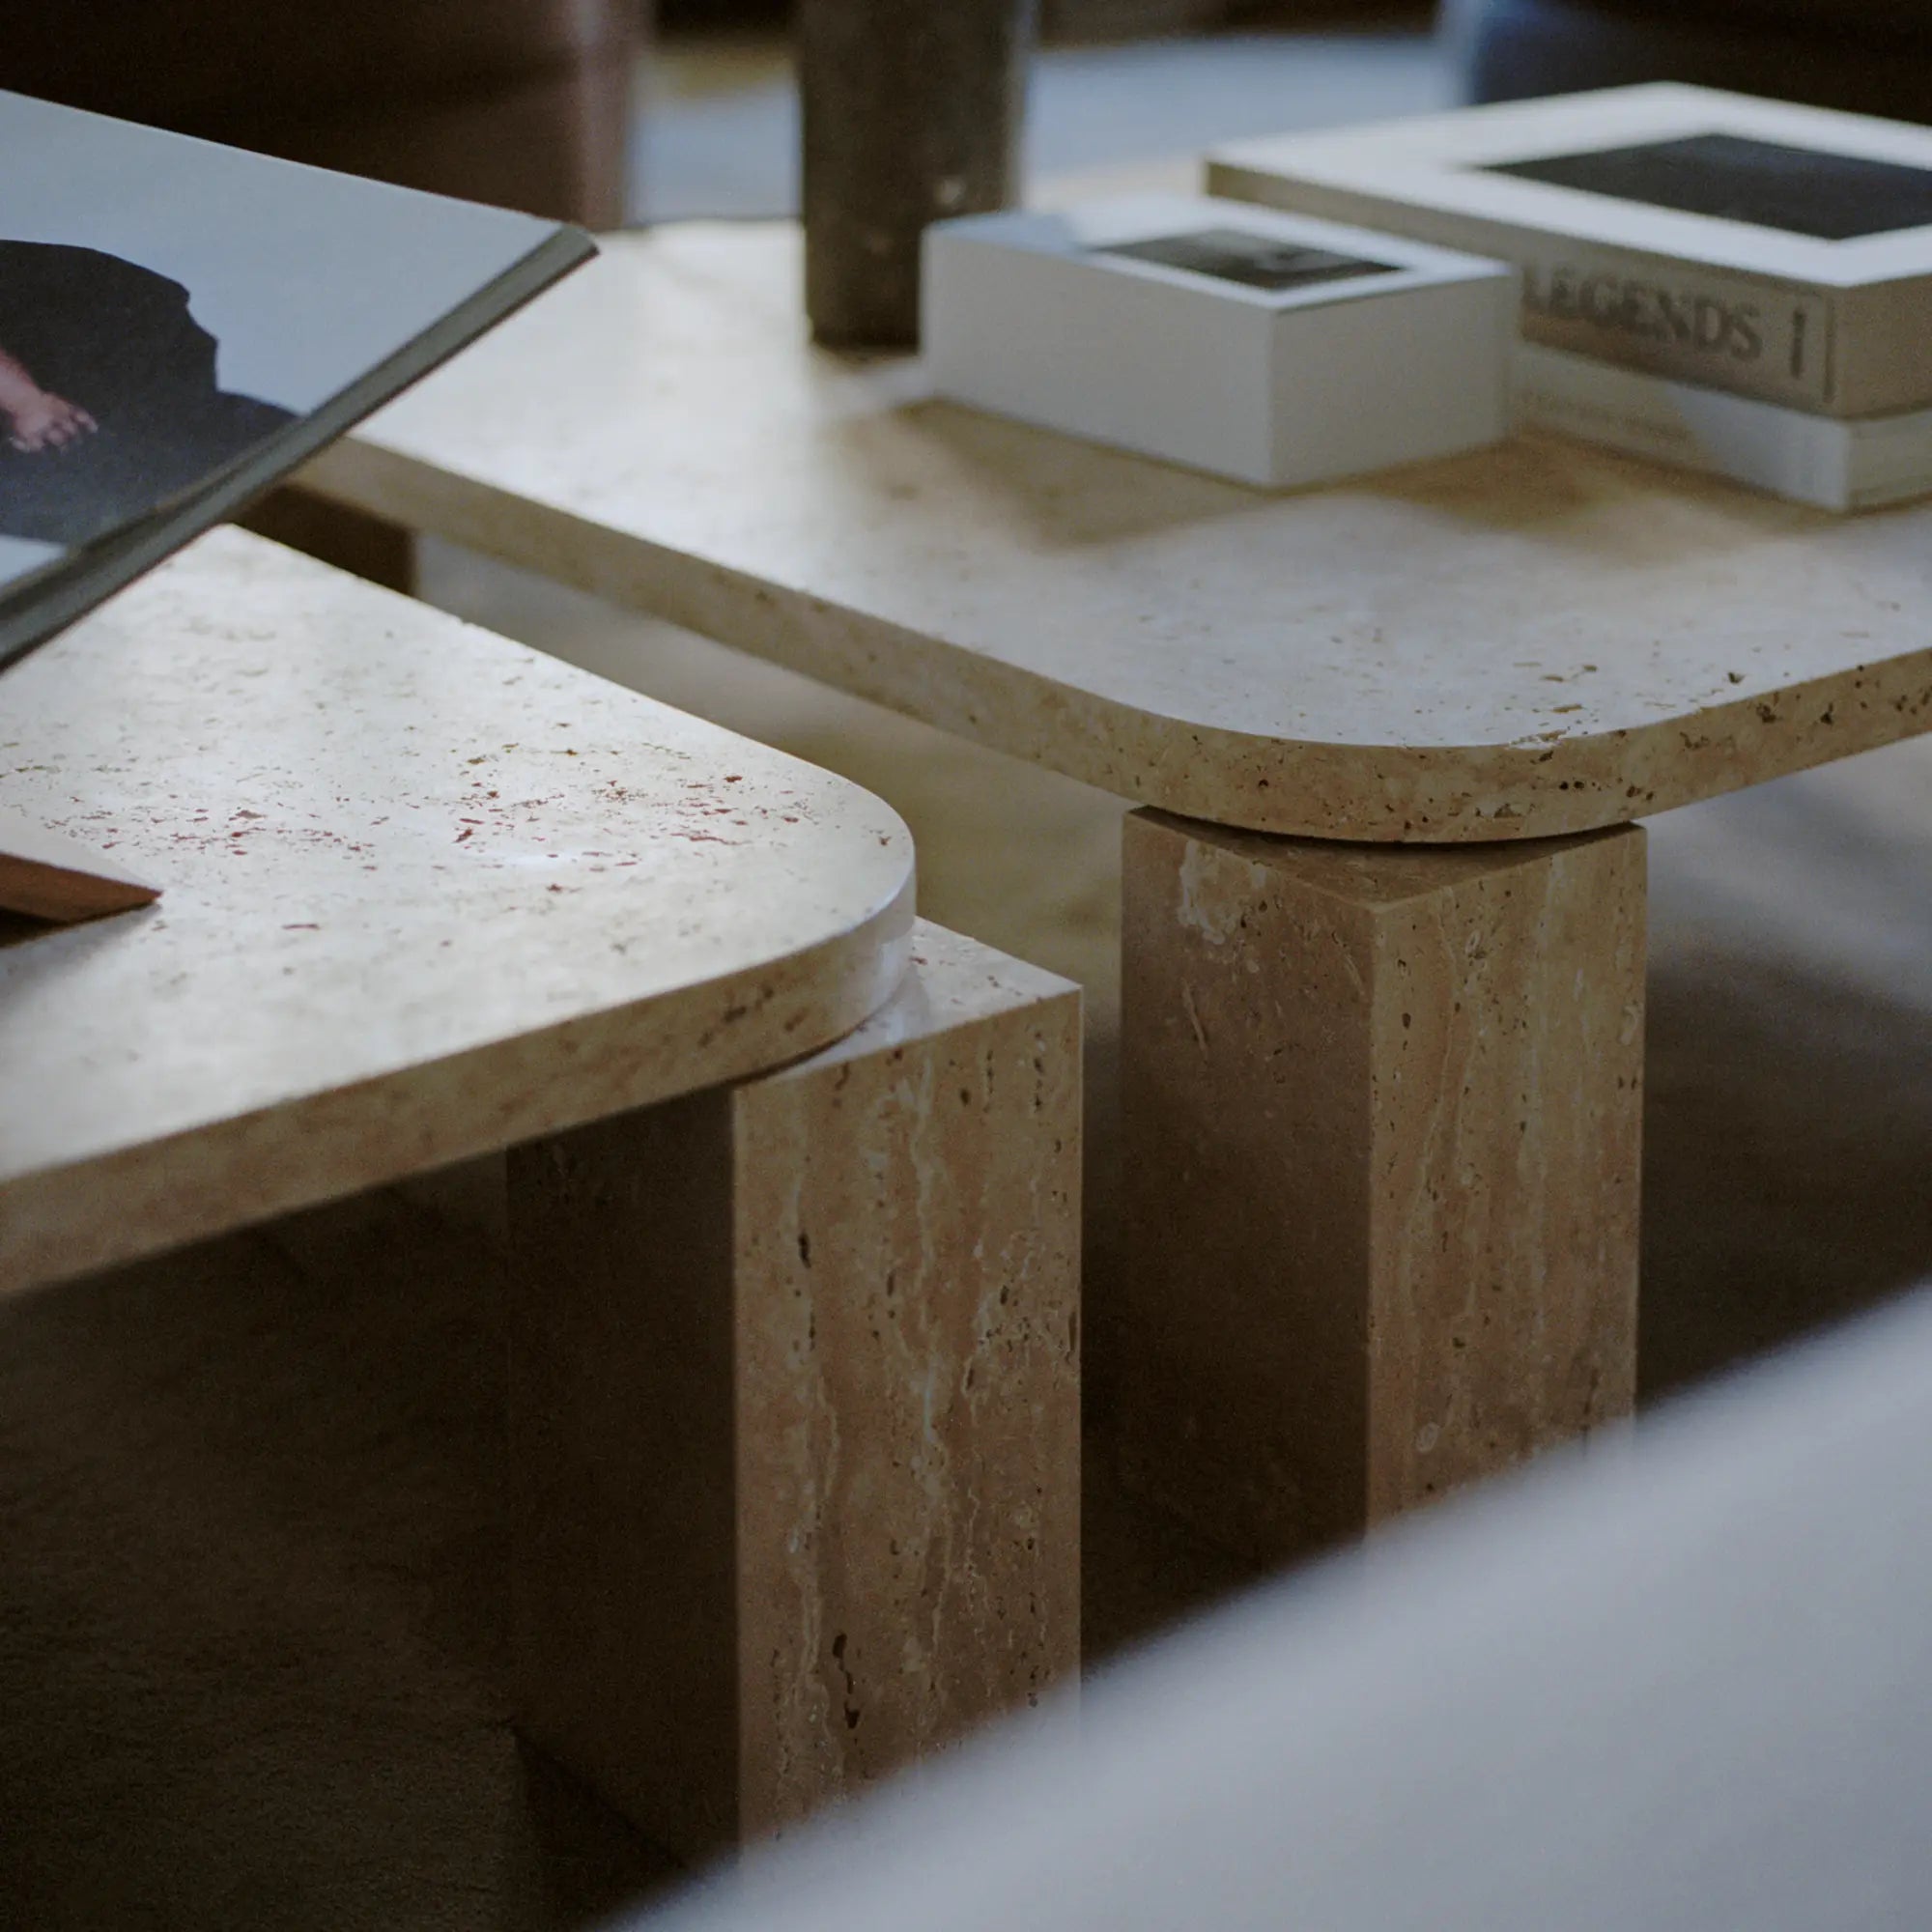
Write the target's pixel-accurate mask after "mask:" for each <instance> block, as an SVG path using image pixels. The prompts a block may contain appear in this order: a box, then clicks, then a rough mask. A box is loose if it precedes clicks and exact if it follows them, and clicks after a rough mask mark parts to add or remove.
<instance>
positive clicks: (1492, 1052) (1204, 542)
mask: <svg viewBox="0 0 1932 1932" xmlns="http://www.w3.org/2000/svg"><path fill="white" fill-rule="evenodd" d="M799 272H800V270H799V260H798V244H797V240H796V236H795V234H794V232H793V231H792V230H791V229H790V228H788V227H785V226H781V225H767V226H755V227H735V228H721V227H694V228H689V229H683V230H673V231H666V232H663V233H661V234H659V235H657V236H654V237H647V238H646V237H620V238H617V239H616V240H614V241H611V243H609V244H608V248H607V253H606V255H605V257H604V259H603V260H601V261H600V262H598V263H597V264H595V265H593V266H592V267H591V268H590V269H588V270H585V271H584V272H583V273H582V274H581V275H580V276H578V277H576V278H575V279H574V280H573V281H572V282H570V283H569V284H567V285H565V286H563V287H562V288H560V289H558V290H556V291H555V292H554V293H553V294H551V295H549V296H546V297H545V298H543V299H542V300H541V301H539V302H537V303H535V304H533V305H532V306H531V308H530V309H528V310H527V311H526V313H524V314H523V315H522V316H520V317H518V318H517V319H516V320H515V321H514V322H512V323H511V324H510V325H508V326H507V327H504V328H503V329H501V330H499V331H497V333H496V334H495V335H493V336H492V337H491V339H490V340H489V341H487V342H485V343H483V344H481V345H479V346H478V347H476V348H475V349H473V350H471V351H469V352H468V353H466V354H465V355H463V356H461V357H459V358H458V359H457V360H456V361H455V362H453V363H452V364H450V365H449V366H448V367H447V368H445V369H444V370H443V371H441V372H440V373H439V374H438V375H437V376H435V377H434V378H432V379H431V380H430V381H429V382H427V383H425V384H422V385H421V386H420V387H419V388H418V389H416V390H414V391H413V392H412V393H411V394H410V395H409V396H407V397H405V398H404V399H403V400H402V401H400V402H399V403H397V404H396V405H394V406H393V407H391V408H390V409H389V410H387V411H386V412H384V413H383V414H382V415H380V416H378V417H377V418H375V419H374V420H373V421H372V423H371V424H369V425H368V426H367V428H366V429H365V430H364V432H363V433H362V434H361V435H360V436H358V437H357V438H356V439H355V440H354V441H353V442H351V443H348V444H345V445H342V446H339V447H338V448H337V449H335V450H333V451H331V452H330V453H329V454H328V456H327V457H326V458H325V459H324V460H323V461H322V462H321V463H320V464H319V465H318V466H317V467H316V468H315V469H313V470H312V471H311V472H310V473H309V477H308V479H307V480H309V481H310V482H311V483H312V485H313V487H315V488H316V489H317V490H319V491H320V492H322V493H323V494H325V495H327V496H328V497H334V498H336V499H338V500H340V501H342V502H345V503H349V504H352V505H355V506H356V507H359V508H361V509H363V510H366V511H370V512H374V513H376V514H378V515H381V516H383V517H385V518H388V519H390V520H392V521H394V522H396V523H399V524H402V525H404V526H409V527H412V528H415V529H422V530H431V531H435V532H437V533H439V534H441V535H444V536H448V537H451V538H454V539H456V540H458V541H460V542H463V543H467V544H469V545H472V546H474V547H476V548H478V549H481V550H484V551H488V552H492V553H495V554H498V555H500V556H503V557H505V558H508V559H509V560H511V561H513V562H516V563H519V564H522V565H525V566H526V567H529V568H532V569H535V570H539V571H544V572H547V573H549V574H551V575H553V576H555V577H558V578H561V579H563V580H566V581H568V582H572V583H574V584H577V585H580V586H582V587H585V588H588V589H591V590H595V591H600V592H603V593H606V594H608V595H610V596H611V597H614V598H617V599H620V600H622V601H623V602H626V603H628V604H632V605H635V606H637V607H639V608H640V609H643V610H646V611H652V612H655V613H658V614H661V615H664V616H667V617H669V618H672V619H675V620H677V621H679V622H681V623H684V624H686V625H689V626H691V627H692V628H694V629H696V630H699V631H702V632H705V633H708V634H709V635H711V636H713V637H715V638H719V639H724V640H725V641H726V642H729V643H733V644H737V645H741V646H743V647H744V648H746V649H748V650H752V651H755V652H757V653H759V654H761V655H763V656H766V657H769V658H772V659H774V660H776V661H778V662H780V663H781V664H784V665H788V666H790V667H792V668H795V669H798V670H802V671H805V672H807V673H809V674H810V675H812V676H815V677H818V678H821V679H824V680H826V681H827V682H830V683H833V684H836V685H838V686H840V687H842V688H844V689H845V690H848V691H851V692H854V693H856V694H858V695H859V696H865V697H868V698H872V699H875V700H877V701H879V702H882V703H885V704H889V705H892V706H895V707H896V708H898V709H900V710H903V711H905V712H908V713H910V714H912V715H913V716H916V717H918V718H921V719H923V720H926V721H927V722H929V723H932V724H935V725H941V726H943V727H946V728H949V729H952V730H954V731H957V732H961V733H963V734H965V735H968V736H970V737H973V738H976V739H979V740H980V741H981V742H983V743H986V744H989V745H992V746H995V747H997V748H999V749H1001V750H1004V751H1007V752H1010V753H1015V754H1017V755H1019V756H1021V757H1025V758H1029V759H1032V760H1035V761H1037V762H1039V763H1041V764H1044V765H1048V766H1052V767H1054V768H1056V769H1058V770H1061V771H1064V772H1066V773H1069V774H1071V775H1073V776H1075V777H1077V778H1081V779H1084V780H1087V781H1092V782H1094V783H1095V784H1099V785H1103V786H1107V787H1110V788H1111V789H1113V790H1114V791H1116V792H1118V793H1120V794H1122V796H1124V797H1126V798H1128V799H1130V800H1133V801H1136V802H1138V803H1140V804H1141V805H1143V806H1145V807H1148V808H1150V810H1147V811H1145V812H1143V813H1140V814H1137V815H1135V816H1134V817H1133V818H1131V819H1130V820H1129V821H1128V827H1127V833H1126V842H1125V855H1124V863H1125V931H1124V945H1125V959H1124V975H1123V980H1124V989H1123V1000H1124V1010H1123V1029H1124V1037H1123V1040H1122V1053H1123V1060H1124V1068H1123V1079H1124V1106H1125V1110H1126V1120H1125V1123H1124V1128H1125V1139H1126V1150H1127V1158H1128V1173H1127V1182H1126V1192H1127V1198H1128V1200H1129V1203H1130V1208H1129V1211H1130V1214H1131V1215H1132V1217H1133V1225H1132V1228H1131V1230H1130V1238H1129V1240H1128V1241H1127V1243H1126V1247H1127V1250H1128V1252H1129V1254H1130V1255H1131V1257H1132V1270H1131V1278H1130V1280H1129V1282H1128V1283H1127V1285H1126V1287H1125V1290H1124V1291H1123V1295H1122V1300H1121V1302H1120V1303H1119V1304H1117V1305H1112V1306H1098V1305H1096V1306H1093V1307H1091V1309H1090V1325H1092V1326H1099V1325H1101V1324H1103V1323H1104V1324H1107V1325H1108V1326H1109V1327H1110V1329H1112V1330H1114V1331H1115V1332H1116V1343H1115V1346H1116V1347H1117V1349H1118V1350H1119V1352H1120V1354H1121V1356H1122V1362H1123V1374H1124V1375H1125V1377H1126V1382H1125V1385H1124V1389H1123V1420H1122V1428H1123V1431H1124V1435H1125V1442H1124V1448H1125V1453H1126V1457H1127V1461H1128V1465H1129V1469H1130V1471H1131V1473H1132V1475H1133V1476H1134V1479H1135V1480H1136V1481H1137V1482H1138V1483H1139V1484H1140V1486H1141V1487H1143V1488H1144V1489H1146V1490H1147V1491H1149V1492H1151V1493H1153V1494H1155V1495H1156V1496H1158V1497H1161V1498H1163V1499H1164V1500H1165V1501H1166V1502H1168V1503H1169V1504H1171V1505H1172V1506H1174V1507H1176V1508H1178V1509H1179V1510H1181V1511H1182V1512H1184V1513H1185V1514H1187V1515H1189V1516H1190V1517H1192V1518H1193V1519H1194V1520H1196V1521H1197V1522H1198V1523H1201V1524H1202V1525H1204V1526H1205V1527H1207V1528H1208V1529H1209V1530H1210V1531H1212V1532H1213V1533H1214V1534H1216V1535H1218V1536H1219V1537H1221V1538H1222V1539H1223V1540H1225V1541H1227V1542H1229V1543H1231V1544H1233V1545H1235V1546H1236V1547H1238V1548H1244V1549H1247V1550H1249V1551H1252V1552H1254V1553H1257V1554H1261V1555H1274V1554H1281V1553H1286V1552H1289V1551H1293V1550H1298V1549H1301V1548H1307V1547H1309V1546H1311V1545H1313V1544H1318V1543H1321V1542H1323V1541H1326V1540H1329V1539H1331V1538H1333V1537H1335V1536H1337V1535H1340V1534H1344V1533H1346V1532H1347V1531H1349V1530H1350V1529H1351V1528H1354V1527H1357V1526H1359V1525H1360V1524H1361V1523H1362V1522H1364V1521H1365V1520H1372V1519H1374V1518H1377V1517H1379V1516H1381V1515H1384V1514H1386V1513H1388V1512H1390V1511H1392V1510H1396V1509H1399V1508H1402V1507H1404V1506H1406V1505H1408V1504H1411V1503H1414V1502H1417V1501H1420V1500H1423V1499H1425V1498H1427V1497H1428V1496H1430V1495H1433V1494H1435V1493H1437V1492H1441V1491H1443V1490H1445V1489H1447V1488H1450V1487H1452V1486H1454V1485H1455V1484H1457V1483H1459V1482H1462V1481H1463V1480H1466V1479H1467V1478H1469V1477H1472V1476H1475V1475H1479V1474H1481V1473H1483V1472H1485V1471H1488V1470H1491V1469H1494V1468H1497V1467H1499V1466H1502V1465H1504V1464H1507V1463H1511V1462H1513V1461H1516V1460H1518V1459H1519V1458H1520V1457H1522V1456H1524V1455H1526V1454H1528V1453H1530V1452H1532V1451H1533V1450H1535V1449H1536V1448H1537V1447H1539V1446H1540V1445H1543V1444H1545V1443H1548V1442H1551V1441H1554V1440H1556V1439H1559V1438H1561V1437H1564V1436H1568V1435H1575V1434H1577V1433H1578V1432H1581V1431H1586V1430H1588V1429H1590V1428H1592V1427H1594V1426H1596V1425H1597V1424H1599V1423H1601V1422H1604V1421H1605V1420H1607V1419H1609V1418H1612V1417H1615V1416H1618V1415H1620V1414H1621V1413H1622V1412H1624V1411H1625V1410H1626V1409H1627V1408H1628V1407H1629V1406H1630V1404H1631V1401H1632V1396H1633V1383H1634V1356H1635V1350H1634V1340H1635V1309H1636V1229H1637V1211H1638V1202H1637V1192H1638V1144H1639V1135H1640V1122H1641V1081H1642V1015H1643V976H1644V880H1643V856H1642V853H1643V848H1642V839H1641V835H1640V834H1639V833H1638V831H1637V830H1635V829H1634V826H1633V824H1632V821H1633V820H1635V819H1637V818H1639V817H1642V816H1644V815H1646V814H1648V813H1651V812H1656V811H1661V810H1665V809H1667V808H1669V807H1672V806H1678V805H1684V804H1688V803H1690V802H1691V801H1693V800H1696V799H1700V798H1705V797H1709V796H1711V795H1713V794H1715V793H1718V792H1722V791H1726V790H1729V789H1733V788H1735V787H1739V786H1743V785H1747V784H1752V783H1755V782H1759V781H1764V780H1768V779H1771V778H1775V777H1777V776H1779V775H1781V774H1783V773H1787V772H1790V771H1794V770H1797V769H1799V768H1801V767H1803V766H1805V765H1809V764H1815V763H1818V762H1820V761H1822V760H1825V759H1830V758H1834V757H1840V756H1843V755H1846V754H1848V753H1854V752H1859V751H1863V750H1866V749H1868V748H1870V747H1873V746H1877V745H1882V744H1885V743H1888V742H1889V741H1891V740H1894V739H1898V738H1902V737H1905V736H1907V735H1909V734H1912V733H1915V732H1918V731H1923V730H1925V729H1927V728H1932V509H1926V508H1916V509H1905V510H1898V511H1892V512H1887V513H1883V514H1878V515H1873V516H1867V517H1862V518H1859V519H1856V520H1851V521H1836V520H1833V519H1830V518H1827V517H1825V516H1822V515H1820V514H1818V513H1815V512H1810V511H1806V510H1803V509H1800V508H1797V507H1794V506H1792V505H1788V504H1784V503H1780V502H1776V501H1773V500H1771V499H1768V498H1761V497H1753V496H1750V495H1747V494H1746V493H1745V492H1743V491H1741V490H1737V489H1735V488H1732V487H1729V486H1725V485H1722V484H1719V483H1716V482H1712V481H1708V480H1700V479H1696V478H1691V477H1686V476H1679V475H1675V474H1672V473H1668V472H1664V471H1661V470H1655V469H1649V468H1646V467H1644V466H1641V465H1638V464H1635V463H1633V462H1628V461H1624V460H1621V459H1617V458H1614V457H1611V456H1608V455H1605V454H1601V453H1597V452H1592V451H1590V450H1587V449H1584V448H1581V447H1576V446H1568V445H1563V444H1558V443H1555V442H1520V443H1515V444H1512V445H1509V446H1506V447H1504V448H1502V449H1500V450H1497V451H1494V452H1491V453H1488V454H1483V455H1478V456H1473V457H1469V458H1464V459H1459V460H1456V461H1453V462H1448V463H1442V464H1437V465H1433V466H1429V467H1426V468H1420V469H1406V470H1403V471H1399V472H1395V473H1392V474H1389V475H1385V476H1381V477H1378V478H1374V479H1370V480H1367V481H1364V482H1360V483H1355V484H1350V485H1346V486H1342V487H1337V488H1332V489H1326V490H1321V491H1313V492H1306V493H1302V494H1299V495H1295V496H1292V497H1265V496H1260V495H1256V494H1254V493H1251V492H1248V491H1246V490H1242V489H1240V488H1237V487H1235V486H1232V485H1228V484H1223V483H1220V482H1216V481H1211V480H1208V479H1205V478H1201V477H1196V476H1192V475H1189V474H1186V473H1183V472H1181V471H1179V470H1174V469H1165V468H1162V467H1160V466H1158V465H1154V464H1151V463H1147V462H1143V461H1140V460H1137V459H1134V458H1131V457H1126V456H1121V455H1115V454H1112V453H1109V452H1107V451H1104V450H1100V449H1096V448H1091V447H1087V446H1084V445H1082V444H1079V443H1077V442H1073V441H1071V440H1065V439H1061V438H1057V437H1053V436H1048V435H1043V434H1039V433H1036V432H1033V431H1030V430H1027V429H1025V428H1022V427H1019V426H1016V425H1011V424H1007V423H1002V422H998V421H994V420H990V419H986V418H981V417H976V416H974V415H971V414H968V413H966V412H961V411H958V410H954V409H952V408H948V407H945V406H942V405H939V404H936V403H934V402H932V401H930V400H928V398H927V397H926V394H925V391H924V389H923V384H922V379H921V375H920V372H919V370H918V367H917V365H916V364H914V363H912V362H909V361H904V360H883V361H873V362H864V361H853V360H842V359H838V358H835V357H832V356H829V355H822V354H815V353H813V352H812V351H810V349H809V348H808V347H807V345H806V343H805V341H804V337H803V325H802V323H801V320H800V316H799V299H798V290H799Z"/></svg>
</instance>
